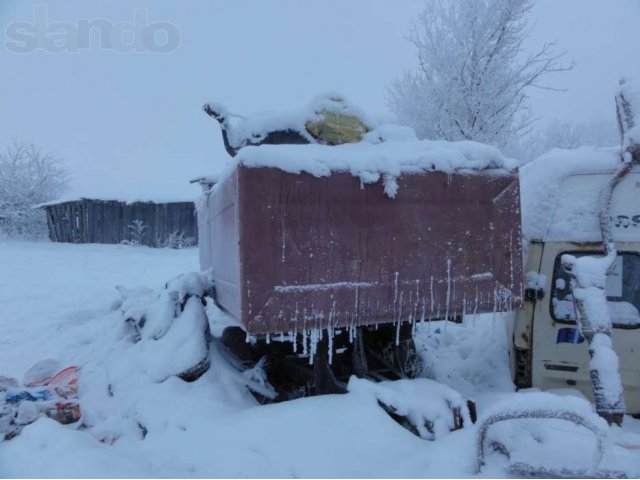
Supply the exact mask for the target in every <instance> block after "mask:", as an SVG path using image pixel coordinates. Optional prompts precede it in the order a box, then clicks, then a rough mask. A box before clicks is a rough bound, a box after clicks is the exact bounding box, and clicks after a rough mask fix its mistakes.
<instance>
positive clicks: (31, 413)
mask: <svg viewBox="0 0 640 480" xmlns="http://www.w3.org/2000/svg"><path fill="white" fill-rule="evenodd" d="M59 365H60V362H58V361H57V360H52V359H47V360H41V361H39V362H37V363H36V364H34V365H33V366H32V367H31V368H30V369H29V370H27V372H26V373H25V375H24V378H23V384H24V386H21V385H20V384H19V383H18V381H17V380H15V379H13V378H9V377H0V391H4V401H3V402H2V404H0V441H2V440H10V439H12V438H14V437H16V436H17V435H19V434H20V432H21V431H22V429H23V428H24V426H25V425H29V424H31V423H33V422H35V421H36V420H38V419H39V418H41V417H43V416H47V417H49V418H51V419H53V420H55V421H57V422H58V423H61V424H62V425H69V424H71V423H76V422H78V421H79V420H80V419H81V418H82V412H81V409H80V404H79V403H78V402H75V401H69V400H70V399H75V398H76V397H77V394H78V380H79V379H80V370H79V368H78V367H76V366H70V367H66V368H64V369H62V370H60V371H57V370H58V369H59ZM56 372H57V373H56Z"/></svg>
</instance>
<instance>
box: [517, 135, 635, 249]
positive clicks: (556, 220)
mask: <svg viewBox="0 0 640 480" xmlns="http://www.w3.org/2000/svg"><path fill="white" fill-rule="evenodd" d="M620 161H621V158H620V148H594V147H584V148H579V149H575V150H564V149H555V150H552V151H550V152H548V153H546V154H544V155H542V156H541V157H539V158H538V159H536V160H534V161H533V162H531V163H528V164H526V165H524V166H522V167H521V168H520V195H521V204H522V228H523V234H524V236H525V237H526V238H527V239H529V240H547V241H569V242H599V241H601V239H602V236H601V233H600V226H599V223H598V212H599V207H600V192H601V190H602V187H603V186H604V184H605V182H606V181H607V180H608V179H609V177H610V176H611V175H612V174H613V172H614V171H615V169H616V167H617V166H618V164H619V163H620ZM638 200H640V169H639V168H637V167H636V168H635V169H634V170H632V172H631V173H630V174H629V175H627V177H625V178H624V179H623V180H622V182H621V183H620V184H619V185H618V186H617V187H616V190H615V191H614V196H613V201H612V204H611V212H612V217H613V224H614V228H613V231H614V239H616V240H617V241H634V240H635V241H637V240H638V239H639V238H640V202H639V201H638Z"/></svg>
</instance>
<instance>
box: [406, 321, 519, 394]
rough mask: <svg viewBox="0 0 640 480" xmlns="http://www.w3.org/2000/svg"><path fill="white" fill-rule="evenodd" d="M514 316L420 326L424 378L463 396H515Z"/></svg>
mask: <svg viewBox="0 0 640 480" xmlns="http://www.w3.org/2000/svg"><path fill="white" fill-rule="evenodd" d="M512 320H513V318H512V314H495V315H494V314H490V313H489V314H483V315H476V316H465V317H464V319H463V323H462V324H456V323H453V322H448V321H431V322H425V323H420V324H418V325H417V328H416V347H417V349H418V353H420V355H421V357H422V361H423V369H424V370H423V371H424V375H425V376H427V377H429V378H432V379H434V380H437V381H438V382H441V383H444V384H446V385H449V386H450V387H452V388H454V389H456V390H457V391H459V392H461V393H462V394H463V395H466V396H469V397H474V396H476V395H477V394H478V393H487V392H512V391H514V389H515V386H514V385H513V382H512V381H511V371H510V368H509V349H510V342H511V333H510V332H511V328H512Z"/></svg>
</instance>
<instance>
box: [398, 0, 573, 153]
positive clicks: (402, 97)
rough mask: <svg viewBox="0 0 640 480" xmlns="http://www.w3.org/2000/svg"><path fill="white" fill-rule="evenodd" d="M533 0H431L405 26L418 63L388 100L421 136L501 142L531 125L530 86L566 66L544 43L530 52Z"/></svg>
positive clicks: (501, 144)
mask: <svg viewBox="0 0 640 480" xmlns="http://www.w3.org/2000/svg"><path fill="white" fill-rule="evenodd" d="M532 6H533V0H455V1H454V0H429V1H428V3H427V7H426V9H425V10H424V11H423V12H422V14H421V15H420V17H419V18H418V20H417V21H416V22H415V23H414V26H413V28H412V30H411V32H410V34H409V37H408V38H409V40H410V41H411V43H413V45H414V46H415V47H416V50H417V55H418V67H417V69H416V70H415V71H412V72H407V73H405V75H404V76H403V77H401V78H399V79H397V80H396V81H395V82H393V83H392V85H391V87H390V90H389V98H388V102H389V106H390V108H391V110H392V111H393V112H394V113H395V115H396V117H397V119H398V121H399V122H400V123H402V124H405V125H409V126H411V127H413V128H414V129H415V130H416V133H417V134H418V136H419V137H421V138H430V139H444V140H476V141H479V142H483V143H489V144H492V145H496V146H498V147H504V146H505V145H508V144H510V143H513V142H515V141H517V140H518V139H519V138H521V137H522V136H523V135H524V134H525V133H526V132H527V130H528V129H529V127H530V125H531V122H532V116H531V112H530V108H529V104H528V97H527V89H529V88H531V87H538V88H550V87H548V86H544V85H542V84H541V83H540V82H541V80H542V79H543V77H545V76H546V75H547V74H549V73H552V72H558V71H563V70H567V69H569V68H571V66H566V65H562V64H561V63H560V62H559V58H560V57H561V55H559V54H555V53H554V52H553V50H554V45H553V44H552V43H546V44H544V45H543V46H542V48H541V49H540V50H538V51H537V52H536V53H531V54H527V53H526V52H525V50H524V45H523V44H524V41H525V39H526V38H527V36H528V35H529V33H530V31H531V28H530V26H529V25H528V23H527V18H526V17H527V14H528V13H529V11H530V10H531V8H532Z"/></svg>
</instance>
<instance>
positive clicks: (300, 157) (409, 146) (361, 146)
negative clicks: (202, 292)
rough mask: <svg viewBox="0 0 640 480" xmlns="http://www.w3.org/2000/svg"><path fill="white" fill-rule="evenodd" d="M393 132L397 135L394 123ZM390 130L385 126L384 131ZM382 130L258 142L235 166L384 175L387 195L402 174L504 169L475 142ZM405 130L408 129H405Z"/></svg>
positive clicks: (493, 151) (369, 179) (371, 179)
mask: <svg viewBox="0 0 640 480" xmlns="http://www.w3.org/2000/svg"><path fill="white" fill-rule="evenodd" d="M393 130H394V133H395V134H397V133H399V132H398V130H396V127H394V128H393ZM389 131H391V129H387V132H389ZM383 132H384V130H380V129H378V130H374V131H372V132H369V134H367V136H366V138H365V139H364V141H362V142H360V143H350V144H344V145H336V146H328V145H318V144H309V145H260V146H258V147H245V148H243V149H242V150H241V151H240V152H238V156H237V160H238V163H239V164H242V165H245V166H247V167H273V168H279V169H280V170H283V171H285V172H290V173H301V172H306V173H309V174H311V175H313V176H316V177H325V176H328V175H330V174H331V173H332V172H339V171H340V172H350V173H351V174H352V175H353V176H355V177H359V178H360V180H361V182H362V183H375V182H377V181H378V180H380V179H381V178H382V180H383V181H384V185H385V193H386V194H387V195H389V196H390V197H394V196H395V193H396V189H397V182H396V179H397V178H398V177H399V176H400V175H401V174H403V173H417V172H425V171H440V172H446V173H454V172H456V171H478V170H488V169H500V170H501V171H503V172H506V171H507V170H508V161H507V159H505V158H504V157H503V156H502V154H501V153H500V151H499V150H498V149H497V148H494V147H491V146H489V145H483V144H480V143H476V142H445V141H427V140H422V141H419V140H416V139H415V138H414V139H411V140H406V139H404V140H403V139H388V140H386V141H380V140H379V138H380V135H381V134H383ZM404 133H405V134H406V132H404Z"/></svg>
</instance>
